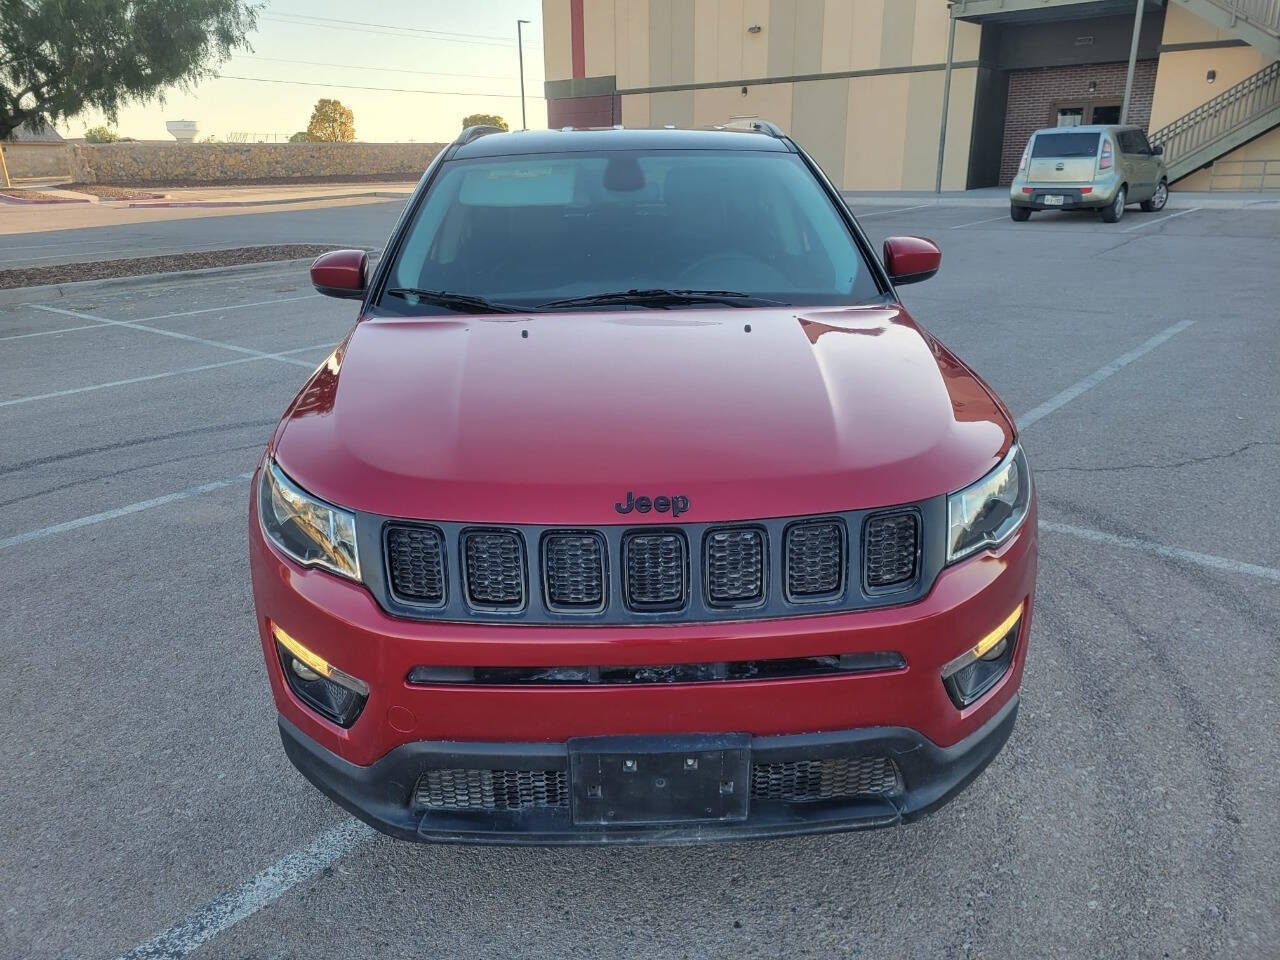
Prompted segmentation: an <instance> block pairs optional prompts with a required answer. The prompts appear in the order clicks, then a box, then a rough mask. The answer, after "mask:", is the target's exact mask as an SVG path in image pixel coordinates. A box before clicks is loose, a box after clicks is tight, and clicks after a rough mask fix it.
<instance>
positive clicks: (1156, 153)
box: [1151, 143, 1164, 157]
mask: <svg viewBox="0 0 1280 960" xmlns="http://www.w3.org/2000/svg"><path fill="white" fill-rule="evenodd" d="M1151 155H1152V156H1153V157H1163V156H1164V147H1163V145H1161V144H1159V143H1157V144H1156V145H1155V146H1154V147H1152V148H1151Z"/></svg>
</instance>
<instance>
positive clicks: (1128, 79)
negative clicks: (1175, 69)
mask: <svg viewBox="0 0 1280 960" xmlns="http://www.w3.org/2000/svg"><path fill="white" fill-rule="evenodd" d="M1145 2H1146V0H1138V6H1137V9H1135V10H1134V13H1133V40H1132V41H1130V43H1129V72H1128V73H1127V74H1125V78H1124V106H1122V107H1121V108H1120V122H1121V123H1128V122H1129V100H1130V98H1131V97H1132V96H1133V68H1134V65H1135V64H1136V63H1137V61H1138V35H1139V34H1140V33H1142V7H1143V4H1144V3H1145Z"/></svg>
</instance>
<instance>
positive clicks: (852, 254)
mask: <svg viewBox="0 0 1280 960" xmlns="http://www.w3.org/2000/svg"><path fill="white" fill-rule="evenodd" d="M385 289H386V290H399V291H402V292H403V291H404V290H423V291H433V292H436V293H439V292H448V293H449V294H463V295H467V296H470V297H481V298H484V299H485V300H487V301H492V302H494V303H498V304H504V305H508V306H511V305H514V306H518V307H524V308H532V307H536V306H538V305H540V304H549V303H551V302H553V301H558V300H566V299H573V298H578V297H591V296H596V295H601V294H614V293H620V292H626V291H634V290H644V291H653V290H668V291H670V290H680V291H690V290H693V291H716V292H720V293H723V292H734V293H739V294H746V295H748V296H750V297H756V298H761V300H770V301H776V302H780V303H787V304H793V303H794V304H846V303H856V302H862V301H866V300H870V299H875V298H878V297H879V296H880V295H881V291H880V290H879V289H878V287H877V284H876V281H875V278H874V276H873V275H872V274H871V272H870V270H869V269H868V268H867V265H866V263H865V261H864V260H863V258H862V255H861V254H860V253H859V250H858V247H857V245H856V243H855V241H854V238H853V235H852V233H851V232H850V230H849V228H848V227H847V226H846V224H845V222H844V221H843V220H842V219H841V217H840V215H839V214H838V213H837V211H836V209H835V207H834V206H833V204H832V203H831V200H830V199H829V198H828V196H827V195H826V193H825V192H824V191H823V190H822V188H821V186H820V185H819V183H818V182H817V181H816V180H815V178H814V176H813V174H812V173H811V172H810V171H809V170H808V168H807V167H806V166H805V165H804V163H803V161H802V160H801V159H800V157H798V156H796V155H795V154H791V153H773V152H763V151H762V152H755V151H737V150H735V151H692V150H682V151H654V152H651V153H638V152H630V151H628V152H607V153H564V154H539V155H532V156H519V157H496V158H486V159H477V160H462V161H452V162H449V163H446V164H445V165H444V167H443V168H442V170H441V171H440V174H439V176H438V178H437V180H436V181H435V183H433V184H432V186H431V188H430V192H429V193H428V195H427V197H426V199H425V201H424V202H423V203H422V204H421V206H420V207H419V209H418V211H417V213H416V215H415V216H414V219H413V222H412V223H411V224H410V226H409V228H408V233H407V235H406V237H405V240H404V242H403V245H402V246H401V249H400V252H399V255H398V257H397V259H396V262H395V263H394V265H393V267H392V269H391V271H390V274H389V277H388V280H387V282H386V284H385ZM659 304H660V305H661V306H662V307H663V308H671V307H673V306H679V305H680V304H679V303H677V302H674V301H671V300H669V299H668V300H661V301H652V300H651V301H650V302H648V303H645V304H639V306H648V307H651V308H652V307H653V306H655V305H659ZM381 305H382V306H384V307H386V308H387V309H389V310H392V311H395V312H398V313H403V312H413V313H439V312H452V311H453V310H455V309H458V306H457V305H451V304H449V303H446V302H441V300H440V298H436V299H435V302H427V300H426V299H422V300H419V299H417V298H408V299H406V298H404V296H403V293H401V295H398V296H387V295H385V294H384V296H383V298H382V300H381ZM584 306H592V305H591V304H584ZM595 306H596V307H597V308H598V309H615V310H616V309H619V307H618V305H616V303H614V304H610V305H595Z"/></svg>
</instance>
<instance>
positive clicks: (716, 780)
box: [568, 733, 751, 826]
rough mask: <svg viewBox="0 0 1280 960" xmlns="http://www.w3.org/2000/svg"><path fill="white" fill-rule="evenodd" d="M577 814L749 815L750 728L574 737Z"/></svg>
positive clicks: (619, 818) (586, 817)
mask: <svg viewBox="0 0 1280 960" xmlns="http://www.w3.org/2000/svg"><path fill="white" fill-rule="evenodd" d="M568 746H569V779H570V796H571V798H572V800H571V803H572V807H571V809H572V814H573V822H574V823H576V824H596V825H600V826H623V825H654V824H664V823H669V824H675V823H690V822H696V821H708V822H721V823H723V822H726V821H733V820H745V819H746V817H747V802H748V797H749V795H750V788H751V737H750V735H748V734H745V733H741V734H739V733H731V734H708V735H703V734H692V735H681V736H653V737H649V736H641V737H627V736H624V737H578V738H574V739H571V740H570V741H569V744H568Z"/></svg>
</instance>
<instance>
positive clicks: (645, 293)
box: [538, 289, 785, 310]
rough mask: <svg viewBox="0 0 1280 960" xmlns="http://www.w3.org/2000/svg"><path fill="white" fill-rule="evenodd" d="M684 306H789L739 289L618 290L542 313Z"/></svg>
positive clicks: (550, 306)
mask: <svg viewBox="0 0 1280 960" xmlns="http://www.w3.org/2000/svg"><path fill="white" fill-rule="evenodd" d="M682 303H723V304H727V305H728V306H731V307H768V306H785V304H783V302H782V301H781V300H770V299H768V298H767V297H757V296H753V295H752V294H750V293H738V292H737V291H736V290H662V289H658V290H617V291H614V292H613V293H593V294H589V295H587V296H585V297H568V298H567V299H564V300H550V301H548V302H546V303H540V304H538V309H539V310H549V309H554V308H556V307H594V306H608V305H610V304H637V305H642V306H651V307H664V306H672V305H676V304H682Z"/></svg>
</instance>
